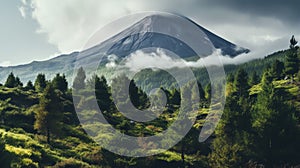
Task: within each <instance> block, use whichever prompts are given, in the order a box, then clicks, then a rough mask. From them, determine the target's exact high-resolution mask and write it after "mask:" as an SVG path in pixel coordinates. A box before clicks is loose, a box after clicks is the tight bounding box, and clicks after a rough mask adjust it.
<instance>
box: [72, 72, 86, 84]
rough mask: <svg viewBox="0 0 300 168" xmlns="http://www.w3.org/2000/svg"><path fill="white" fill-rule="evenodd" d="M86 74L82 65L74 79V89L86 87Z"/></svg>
mask: <svg viewBox="0 0 300 168" xmlns="http://www.w3.org/2000/svg"><path fill="white" fill-rule="evenodd" d="M85 79H86V74H85V71H84V69H83V68H82V67H80V68H79V69H78V71H77V75H76V77H75V79H74V81H73V89H75V90H80V89H84V88H85Z"/></svg>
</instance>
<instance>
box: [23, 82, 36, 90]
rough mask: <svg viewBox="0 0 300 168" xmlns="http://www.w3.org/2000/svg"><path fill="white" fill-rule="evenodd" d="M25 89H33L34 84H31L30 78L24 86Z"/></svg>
mask: <svg viewBox="0 0 300 168" xmlns="http://www.w3.org/2000/svg"><path fill="white" fill-rule="evenodd" d="M25 89H26V90H34V89H35V88H34V86H33V83H32V82H31V80H29V81H28V82H27V84H26V86H25Z"/></svg>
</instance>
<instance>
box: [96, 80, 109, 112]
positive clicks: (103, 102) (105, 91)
mask: <svg viewBox="0 0 300 168" xmlns="http://www.w3.org/2000/svg"><path fill="white" fill-rule="evenodd" d="M94 78H95V93H96V98H97V102H98V105H99V107H100V109H101V110H103V111H109V110H110V108H111V106H112V100H111V93H110V87H109V86H108V84H107V81H106V79H105V77H104V76H101V78H99V77H98V76H97V75H95V77H94Z"/></svg>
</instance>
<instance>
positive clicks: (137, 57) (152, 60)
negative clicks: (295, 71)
mask: <svg viewBox="0 0 300 168" xmlns="http://www.w3.org/2000/svg"><path fill="white" fill-rule="evenodd" d="M267 39H268V38H267ZM288 40H289V39H288V38H280V39H269V41H268V40H267V41H268V42H265V43H264V44H259V45H257V46H253V47H257V48H256V49H255V50H254V51H253V52H250V53H247V54H246V53H245V54H241V55H239V56H237V57H234V58H231V57H230V56H227V55H222V54H221V53H222V52H221V50H220V49H217V50H215V51H214V52H213V53H212V54H211V55H209V56H207V57H204V58H200V59H198V60H196V61H186V60H184V59H181V58H178V57H177V56H175V57H174V56H173V55H168V54H167V53H170V52H165V50H164V49H160V48H158V49H156V51H153V52H150V53H149V52H143V51H142V50H138V51H136V52H134V53H132V54H130V55H129V56H128V57H127V58H125V59H124V61H123V62H122V63H121V67H120V69H122V68H123V67H126V68H129V69H130V70H131V71H133V72H137V71H140V70H142V69H145V68H154V69H171V68H183V67H195V68H198V67H204V66H211V65H226V64H241V63H245V62H247V61H249V60H253V59H256V58H262V56H266V55H267V54H272V53H273V52H274V49H273V48H274V47H276V48H279V49H282V50H283V49H285V47H282V45H283V44H284V43H286V44H288V43H287V42H288ZM280 47H281V48H280ZM258 48H260V49H258ZM266 53H267V54H266ZM114 65H115V64H114ZM115 66H116V65H115ZM115 66H114V67H115Z"/></svg>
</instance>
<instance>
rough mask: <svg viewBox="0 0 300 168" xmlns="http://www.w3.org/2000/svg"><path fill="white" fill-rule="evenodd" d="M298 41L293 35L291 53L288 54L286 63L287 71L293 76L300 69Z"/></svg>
mask: <svg viewBox="0 0 300 168" xmlns="http://www.w3.org/2000/svg"><path fill="white" fill-rule="evenodd" d="M297 43H298V42H297V41H296V40H295V37H294V36H292V38H291V40H290V49H291V53H290V54H288V55H287V58H286V63H285V64H286V65H285V67H286V69H285V73H286V74H287V75H291V76H293V75H294V74H296V73H297V72H298V70H299V58H298V51H297V50H298V46H296V45H297Z"/></svg>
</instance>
